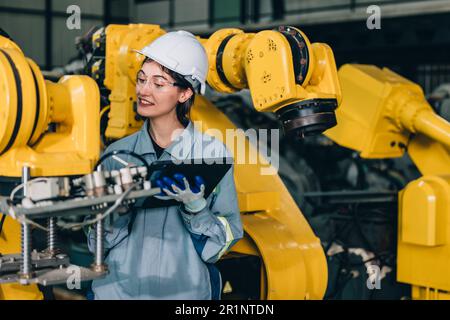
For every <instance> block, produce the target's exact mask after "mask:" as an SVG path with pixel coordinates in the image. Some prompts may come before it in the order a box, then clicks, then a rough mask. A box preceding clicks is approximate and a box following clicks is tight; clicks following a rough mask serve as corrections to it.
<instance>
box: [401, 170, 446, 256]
mask: <svg viewBox="0 0 450 320" xmlns="http://www.w3.org/2000/svg"><path fill="white" fill-rule="evenodd" d="M449 181H450V176H449V177H448V178H443V177H439V176H425V177H422V178H420V179H417V180H414V181H412V182H410V183H409V184H408V186H407V187H406V188H405V190H404V191H403V192H402V194H401V195H400V197H401V199H402V200H401V202H402V206H401V208H400V209H401V212H402V217H401V226H402V228H401V235H400V236H401V239H402V242H403V243H407V244H416V245H421V246H428V247H435V246H442V245H445V244H446V243H447V242H448V239H447V234H450V233H448V225H447V221H446V220H447V213H448V212H449V210H450V186H449ZM449 253H450V252H449Z"/></svg>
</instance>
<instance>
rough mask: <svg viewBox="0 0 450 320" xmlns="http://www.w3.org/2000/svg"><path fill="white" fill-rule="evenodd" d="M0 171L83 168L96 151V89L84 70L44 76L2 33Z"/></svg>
mask: <svg viewBox="0 0 450 320" xmlns="http://www.w3.org/2000/svg"><path fill="white" fill-rule="evenodd" d="M0 88H1V90H2V94H1V95H0V105H1V106H2V114H1V116H0V176H6V177H20V176H21V173H22V167H24V166H27V167H29V168H30V170H31V176H58V175H76V174H86V173H89V172H90V171H91V170H92V167H93V165H94V164H95V162H96V161H97V159H98V157H99V154H100V146H99V134H100V130H99V127H98V121H99V120H98V119H99V101H100V100H99V99H100V98H99V91H98V87H97V85H96V83H95V81H93V80H92V79H91V78H89V77H88V76H72V77H69V76H68V77H63V78H61V79H60V81H59V82H58V83H53V82H51V81H46V80H44V77H43V76H42V73H41V71H40V70H39V67H38V66H37V65H36V64H35V63H34V62H33V61H32V60H31V59H29V58H27V57H25V55H24V54H23V52H22V51H21V50H20V48H19V47H18V46H17V45H16V44H15V43H14V42H13V41H11V40H10V39H8V38H6V37H2V36H0Z"/></svg>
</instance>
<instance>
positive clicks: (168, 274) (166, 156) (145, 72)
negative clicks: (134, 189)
mask: <svg viewBox="0 0 450 320" xmlns="http://www.w3.org/2000/svg"><path fill="white" fill-rule="evenodd" d="M138 53H139V54H142V55H144V56H145V60H144V62H143V64H142V66H141V69H140V70H139V72H138V73H137V80H136V96H137V112H138V114H139V115H140V116H141V117H143V118H145V122H144V124H143V126H142V128H141V129H140V130H139V131H138V132H136V133H134V134H132V135H130V136H127V137H125V138H123V139H121V140H118V141H116V142H114V143H112V144H111V145H110V146H109V147H108V148H107V150H106V151H105V153H108V152H112V151H114V150H129V151H133V152H135V153H137V154H139V155H141V156H143V157H144V158H145V160H146V161H147V162H148V163H151V162H153V161H155V160H170V159H172V160H174V159H176V160H183V159H180V157H181V158H197V157H201V156H202V155H201V154H200V155H199V154H198V152H197V151H196V150H204V146H205V144H206V142H208V143H213V144H214V149H216V150H217V149H219V151H220V152H221V154H222V155H223V156H227V157H230V156H231V155H230V153H229V152H228V150H227V148H226V147H225V145H224V144H223V143H222V142H220V141H219V140H216V139H214V138H212V137H209V136H208V137H207V139H205V135H203V134H202V133H200V132H198V131H197V130H196V129H195V127H194V125H193V123H192V122H191V120H190V118H189V111H190V108H191V107H192V105H193V103H194V98H195V94H196V93H201V94H204V92H205V86H206V85H205V79H206V74H207V70H208V59H207V56H206V52H205V50H204V48H203V46H202V45H201V44H200V43H199V41H198V40H197V39H196V38H195V37H194V36H193V35H192V34H191V33H189V32H186V31H177V32H169V33H166V34H165V35H163V36H161V37H159V38H158V39H156V40H155V41H153V42H152V43H151V44H150V45H148V46H146V47H144V48H143V49H142V50H141V51H138ZM211 141H212V142H211ZM180 143H181V144H182V145H181V149H183V150H184V151H186V150H187V152H181V153H180V152H179V150H180ZM199 146H201V147H203V148H198V147H199ZM210 149H211V148H210ZM175 150H177V152H175ZM180 154H182V155H181V156H180ZM129 159H132V158H131V157H130V158H129ZM194 165H195V164H194ZM122 166H123V165H121V164H120V163H119V162H117V161H114V160H113V159H112V158H108V159H107V160H106V161H105V162H104V168H105V170H117V169H120V168H121V167H122ZM177 178H178V180H177ZM163 183H164V184H162V185H160V186H162V187H163V188H162V189H163V190H164V192H165V194H166V195H167V196H166V197H165V198H166V199H175V200H177V201H178V202H177V203H179V205H170V206H166V207H159V208H145V209H144V208H141V209H138V210H134V211H132V210H130V211H132V212H129V213H126V214H124V215H120V216H118V217H117V218H115V219H114V221H113V223H112V225H110V226H109V227H107V228H106V229H107V230H108V231H107V232H106V235H105V249H106V263H107V264H108V269H109V274H108V275H107V276H106V277H105V278H103V279H99V280H94V281H93V283H92V291H93V293H94V295H95V299H220V294H221V277H220V273H219V271H218V270H217V268H216V267H215V266H214V263H215V262H216V261H217V260H218V259H219V258H220V257H221V256H222V255H223V254H224V253H225V252H226V251H227V250H228V249H229V248H230V247H231V246H232V245H233V244H234V243H235V242H236V241H237V240H239V239H240V238H242V236H243V230H242V224H241V220H240V213H239V208H238V203H237V195H236V189H235V184H234V179H233V167H232V168H231V169H230V170H229V171H228V172H227V173H226V175H225V176H224V177H223V178H222V180H221V181H220V182H219V184H218V186H217V187H216V188H215V189H214V191H213V193H211V194H210V196H208V198H207V199H205V197H204V185H203V186H202V185H201V184H202V181H201V179H196V181H195V183H193V182H192V181H190V183H193V184H194V185H190V186H189V182H188V181H187V180H183V179H182V178H179V177H166V178H165V179H164V181H163ZM88 244H89V248H90V250H91V251H94V248H95V229H92V231H89V233H88Z"/></svg>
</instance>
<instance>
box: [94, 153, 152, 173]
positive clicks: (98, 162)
mask: <svg viewBox="0 0 450 320" xmlns="http://www.w3.org/2000/svg"><path fill="white" fill-rule="evenodd" d="M117 154H126V155H130V156H132V157H134V158H136V159H138V160H140V161H141V162H142V163H143V164H144V165H145V166H146V167H147V170H149V168H150V165H149V164H148V162H147V160H145V159H144V157H143V156H141V155H139V154H137V153H136V152H133V151H130V150H114V151H111V152H108V153H106V154H104V155H103V156H102V157H101V158H100V159H99V160H98V161H97V164H96V165H95V167H98V166H99V165H100V164H102V162H103V161H105V160H106V159H107V158H109V157H112V156H114V155H117Z"/></svg>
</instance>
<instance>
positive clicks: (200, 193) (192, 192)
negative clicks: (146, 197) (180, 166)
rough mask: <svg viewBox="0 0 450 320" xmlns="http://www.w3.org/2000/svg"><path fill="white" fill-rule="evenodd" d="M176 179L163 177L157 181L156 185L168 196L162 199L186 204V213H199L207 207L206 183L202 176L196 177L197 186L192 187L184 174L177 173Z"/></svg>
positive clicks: (174, 176)
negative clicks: (205, 196)
mask: <svg viewBox="0 0 450 320" xmlns="http://www.w3.org/2000/svg"><path fill="white" fill-rule="evenodd" d="M173 178H174V179H171V178H169V177H163V178H162V179H158V180H156V184H157V185H158V187H160V188H161V190H162V191H163V192H164V193H165V194H167V197H164V198H163V197H160V198H162V199H174V200H177V201H179V202H182V203H183V204H184V208H185V209H186V211H188V212H190V213H197V212H200V211H201V210H203V209H204V208H205V207H206V199H205V198H204V194H205V182H204V180H203V179H202V177H200V176H195V178H194V180H195V184H194V185H193V186H192V187H191V186H190V185H189V182H188V180H187V179H186V177H185V176H184V175H183V174H180V173H175V174H174V175H173Z"/></svg>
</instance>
